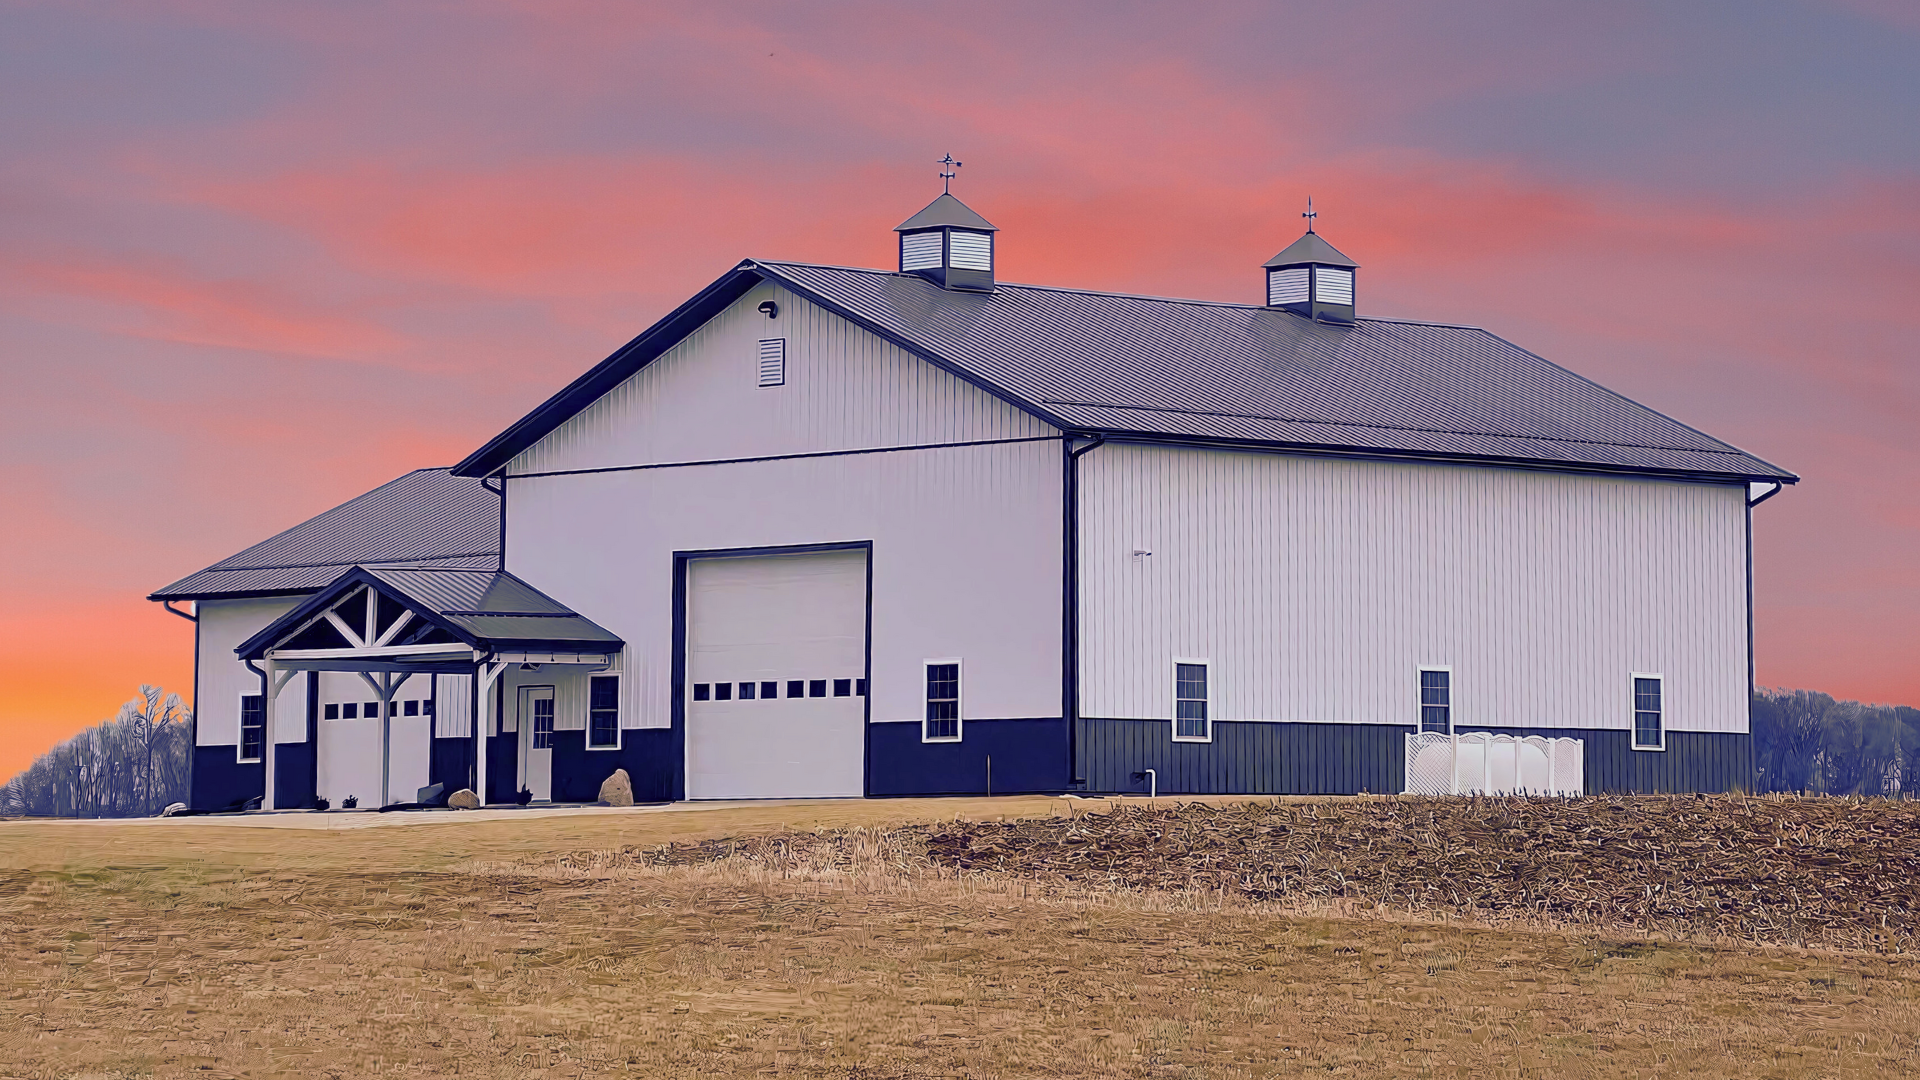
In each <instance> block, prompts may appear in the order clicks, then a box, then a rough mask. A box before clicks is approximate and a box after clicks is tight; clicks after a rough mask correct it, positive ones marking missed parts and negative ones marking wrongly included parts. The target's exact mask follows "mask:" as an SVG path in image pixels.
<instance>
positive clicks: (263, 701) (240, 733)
mask: <svg viewBox="0 0 1920 1080" xmlns="http://www.w3.org/2000/svg"><path fill="white" fill-rule="evenodd" d="M248 698H259V699H260V756H259V757H247V756H246V750H247V699H248ZM237 719H238V720H239V721H240V723H239V726H238V727H237V728H236V729H235V732H234V739H233V760H234V763H235V764H236V765H258V764H260V763H262V762H264V761H266V760H267V739H268V738H269V737H270V736H271V734H272V733H271V732H269V731H268V730H267V698H266V695H264V694H245V693H243V694H241V695H240V715H239V716H238V718H237Z"/></svg>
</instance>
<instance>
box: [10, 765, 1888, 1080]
mask: <svg viewBox="0 0 1920 1080" xmlns="http://www.w3.org/2000/svg"><path fill="white" fill-rule="evenodd" d="M448 817H450V815H448ZM1917 855H1920V813H1917V812H1916V810H1915V807H1914V805H1913V804H1907V803H1895V802H1859V801H1844V800H1796V799H1747V798H1739V797H1712V798H1672V799H1668V798H1642V799H1600V798H1594V799H1582V800H1565V801H1563V800H1518V799H1492V800H1487V799H1481V800H1413V799H1355V800H1317V801H1307V800H1301V801H1274V800H1264V801H1246V802H1239V803H1226V802H1223V803H1218V804H1212V805H1208V804H1186V805H1177V804H1173V803H1171V802H1169V801H1167V800H1162V801H1161V802H1160V803H1159V804H1157V805H1155V806H1152V807H1149V806H1146V805H1144V804H1143V803H1140V802H1127V803H1090V802H1081V801H1074V800H1052V799H1038V798H1034V799H998V800H925V801H898V802H849V803H815V804H799V805H787V806H756V807H743V808H733V809H715V810H703V811H691V812H671V813H648V812H644V811H642V812H633V813H625V814H616V815H603V816H594V817H547V818H527V819H525V820H516V821H503V822H471V823H457V824H431V825H421V826H418V827H404V828H369V829H353V830H345V831H333V832H327V831H305V830H286V829H266V828H246V827H233V826H219V825H214V824H210V823H207V822H194V821H191V820H189V821H184V822H142V823H123V824H113V823H99V824H96V823H84V822H81V823H48V822H0V1076H6V1077H15V1076H17V1077H49V1078H53V1077H60V1078H69V1077H98V1078H111V1077H139V1076H193V1077H217V1076H274V1075H287V1076H301V1077H369V1076H404V1077H437V1076H454V1075H459V1076H473V1077H496V1076H499V1077H507V1076H512V1077H524V1076H553V1077H567V1076H601V1075H613V1076H628V1075H631V1076H647V1077H655V1076H702V1077H731V1076H794V1077H829V1078H836V1080H838V1078H849V1080H853V1078H858V1080H881V1078H891V1077H903V1078H904V1077H943V1076H968V1077H1002V1076H1004V1077H1028V1076H1124V1077H1269V1076H1277V1075H1287V1076H1290V1075H1328V1076H1366V1077H1378V1076H1459V1077H1467V1076H1472V1077H1502V1076H1554V1077H1560V1076H1608V1077H1611V1076H1677V1075H1683V1074H1685V1075H1693V1074H1705V1075H1715V1076H1733V1075H1739V1076H1757V1077H1775V1076H1777V1077H1799V1076H1809V1077H1813V1076H1818V1077H1844V1076H1868V1075H1874V1076H1886V1075H1904V1074H1911V1073H1913V1072H1915V1071H1916V1069H1917V1068H1920V1037H1917V1036H1916V1034H1915V1033H1916V1032H1917V1031H1920V960H1917V959H1916V957H1915V955H1914V950H1915V948H1916V942H1915V933H1916V930H1917V929H1920V927H1916V924H1915V922H1914V918H1915V915H1914V913H1915V911H1916V907H1917V905H1916V902H1915V901H1916V897H1917V896H1920V886H1916V884H1915V882H1916V878H1915V875H1914V873H1913V871H1914V870H1915V869H1916V867H1915V865H1914V863H1915V859H1916V857H1917Z"/></svg>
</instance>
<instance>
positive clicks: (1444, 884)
mask: <svg viewBox="0 0 1920 1080" xmlns="http://www.w3.org/2000/svg"><path fill="white" fill-rule="evenodd" d="M907 831H909V832H913V833H917V834H919V840H920V842H921V843H922V844H924V850H925V851H926V856H927V858H929V859H930V860H932V861H933V862H934V863H935V864H937V865H942V866H948V867H954V868H957V869H964V870H972V871H985V872H990V873H999V874H1012V875H1019V876H1022V877H1028V878H1033V879H1037V880H1040V881H1049V880H1051V881H1058V882H1063V883H1064V882H1072V883H1079V884H1084V885H1109V886H1115V887H1124V888H1142V889H1213V890H1223V891H1227V892H1232V893H1237V894H1239V895H1241V896H1244V897H1246V898H1248V899H1251V900H1256V901H1267V900H1289V899H1317V900H1327V899H1351V900H1354V901H1357V902H1359V903H1361V904H1363V905H1379V906H1382V907H1387V908H1394V909H1400V910H1406V911H1411V912H1437V911H1447V912H1451V913H1458V914H1466V915H1471V916H1475V917H1480V918H1502V917H1530V918H1539V919H1546V920H1551V921H1559V922H1567V923H1575V924H1586V925H1593V926H1609V927H1611V926H1633V927H1638V928H1641V929H1644V930H1650V931H1663V932H1670V933H1676V934H1682V935H1691V934H1712V935H1726V936H1731V937H1738V938H1746V939H1752V940H1757V941H1766V942H1773V943H1793V944H1801V943H1805V944H1815V943H1818V944H1824V945H1830V946H1840V947H1848V948H1877V949H1897V950H1900V951H1912V950H1914V949H1915V948H1917V947H1920V922H1916V918H1915V911H1916V910H1917V909H1920V874H1917V873H1916V872H1917V871H1920V804H1915V803H1910V802H1894V801H1888V800H1847V799H1795V798H1743V797H1738V796H1705V797H1702V796H1673V797H1629V798H1585V799H1526V798H1504V799H1503V798H1494V799H1392V800H1378V801H1373V800H1361V801H1352V802H1338V803H1304V804H1302V803H1287V804H1279V805H1272V804H1238V805H1224V806H1209V805H1205V804H1186V805H1181V806H1177V807H1169V808H1156V807H1149V806H1140V805H1132V804H1122V805H1120V806H1118V807H1116V808H1115V809H1114V810H1112V811H1111V812H1109V813H1105V814H1086V815H1080V816H1076V817H1072V818H1052V819H1047V818H1038V819H1029V820H1022V821H1012V822H979V823H971V822H955V823H952V824H942V825H935V826H922V827H918V828H916V829H913V830H907Z"/></svg>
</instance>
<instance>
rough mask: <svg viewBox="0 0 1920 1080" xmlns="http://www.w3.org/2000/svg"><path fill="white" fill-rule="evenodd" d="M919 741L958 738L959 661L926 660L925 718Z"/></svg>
mask: <svg viewBox="0 0 1920 1080" xmlns="http://www.w3.org/2000/svg"><path fill="white" fill-rule="evenodd" d="M920 740H921V741H922V742H959V741H960V661H958V660H929V661H927V718H926V720H925V722H924V723H923V725H922V727H921V728H920Z"/></svg>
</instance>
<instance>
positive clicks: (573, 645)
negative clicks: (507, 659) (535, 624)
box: [484, 638, 627, 653]
mask: <svg viewBox="0 0 1920 1080" xmlns="http://www.w3.org/2000/svg"><path fill="white" fill-rule="evenodd" d="M484 646H485V648H486V649H487V650H489V651H491V652H496V653H498V652H571V653H602V652H604V653H617V652H619V651H620V650H622V649H624V648H626V647H627V643H626V642H624V641H622V640H620V639H619V638H614V639H613V640H611V641H586V640H582V639H580V638H487V639H486V641H485V642H484Z"/></svg>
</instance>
